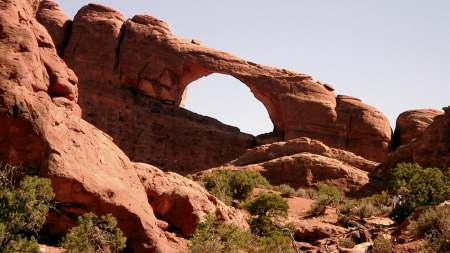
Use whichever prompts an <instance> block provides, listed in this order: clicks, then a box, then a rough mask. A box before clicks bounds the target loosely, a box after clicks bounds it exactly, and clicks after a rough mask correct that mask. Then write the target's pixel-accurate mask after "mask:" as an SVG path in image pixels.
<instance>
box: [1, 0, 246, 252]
mask: <svg viewBox="0 0 450 253" xmlns="http://www.w3.org/2000/svg"><path fill="white" fill-rule="evenodd" d="M39 2H40V1H38V0H14V1H1V2H0V9H1V10H2V11H1V12H0V27H1V29H0V52H1V53H0V162H1V163H3V164H6V163H10V164H22V165H23V166H25V167H29V168H31V169H30V171H29V172H30V173H33V174H36V175H39V176H41V177H47V178H50V179H51V181H52V187H53V188H54V191H55V194H56V200H57V201H58V202H59V205H58V207H59V209H60V210H59V212H53V213H52V214H51V215H50V217H49V220H48V223H47V225H46V228H45V229H46V232H47V233H48V234H47V236H50V237H53V239H57V238H59V237H60V236H62V235H63V234H64V233H66V232H67V230H68V229H69V228H70V227H72V226H74V224H75V217H77V216H78V215H81V214H83V213H85V212H95V213H97V214H99V215H103V214H105V213H112V214H113V215H114V216H115V217H116V218H117V219H118V220H119V227H120V228H121V229H122V230H123V231H124V234H125V236H126V237H127V238H128V240H127V246H128V248H129V249H130V250H131V251H132V252H164V253H166V252H169V253H170V252H179V251H180V250H181V248H180V246H179V245H176V244H175V243H173V242H172V240H173V238H172V239H171V240H168V239H167V238H168V237H171V234H170V233H169V232H164V231H162V230H161V228H160V227H163V226H162V225H161V224H162V223H164V222H163V221H159V220H158V219H157V218H156V216H155V214H154V210H153V208H152V207H151V205H150V203H149V197H148V196H147V191H150V190H149V189H152V188H151V187H150V188H149V187H144V186H143V184H142V182H141V180H140V179H141V178H142V177H143V176H146V173H145V172H142V171H140V172H139V175H138V173H137V170H136V168H135V166H137V165H135V164H134V163H132V162H131V161H130V159H129V158H128V157H127V156H126V155H125V154H124V153H123V152H122V151H121V150H120V149H119V148H118V147H117V146H116V145H115V144H114V143H113V142H112V139H111V137H110V136H108V135H107V134H105V133H103V132H102V131H100V130H98V129H97V128H95V127H94V126H92V125H91V124H89V123H87V122H86V121H84V120H82V119H81V118H80V117H81V110H80V107H79V106H78V105H77V104H76V101H77V98H78V93H77V78H76V77H75V75H74V74H73V72H72V70H70V69H69V68H67V66H66V65H65V63H64V62H63V61H62V60H61V59H60V58H59V57H58V55H57V51H56V49H55V46H54V44H53V42H52V40H51V37H50V35H49V34H48V33H47V31H46V30H45V29H44V27H43V26H42V25H40V24H39V23H38V22H37V21H36V19H35V18H34V17H35V15H36V12H37V9H38V5H39ZM41 12H42V10H41ZM148 173H157V169H154V171H150V172H148ZM151 176H152V175H147V177H151ZM153 177H154V176H153ZM172 178H174V177H172ZM170 180H171V179H170ZM177 180H178V181H177V182H178V183H177V184H175V183H174V187H175V186H177V185H189V184H194V183H193V182H191V181H189V180H187V179H184V181H183V180H182V179H181V178H178V179H177ZM167 187H169V186H167ZM199 188H200V187H199V186H197V187H196V188H194V189H192V192H193V193H195V196H202V197H203V198H204V199H207V200H209V201H204V202H202V203H201V204H203V205H207V206H208V207H211V208H212V209H211V210H208V208H207V207H204V208H203V209H202V211H203V213H205V212H208V211H211V212H217V210H222V209H223V210H222V213H224V214H225V213H233V212H234V210H232V209H227V208H228V207H225V206H223V204H220V203H218V202H217V200H215V199H214V198H212V197H211V196H209V195H208V196H203V193H204V192H201V193H198V192H197V190H195V189H199ZM167 189H168V190H171V189H169V188H167ZM153 192H156V190H153ZM163 194H164V192H161V195H163ZM157 195H158V194H157ZM158 196H159V195H158ZM158 196H156V198H158ZM187 199H189V198H187ZM190 202H191V203H193V204H192V205H191V206H189V207H192V209H194V210H196V209H200V208H199V207H197V206H196V204H197V203H194V201H190ZM211 203H212V204H211ZM216 204H217V206H216ZM180 207H181V208H180V210H178V212H179V213H183V212H181V211H182V210H183V208H185V207H184V206H182V205H181V206H180ZM187 207H188V206H186V209H187ZM213 207H215V208H213ZM183 214H184V215H188V214H185V213H183ZM196 215H197V217H200V216H201V213H197V214H196ZM228 217H229V220H230V221H235V219H238V218H239V215H238V214H235V215H234V216H233V215H229V216H228ZM239 222H243V221H242V219H241V220H239ZM174 223H175V222H174ZM172 225H174V226H177V224H172ZM190 226H193V222H191V223H190ZM44 237H45V236H44ZM172 237H173V236H172Z"/></svg>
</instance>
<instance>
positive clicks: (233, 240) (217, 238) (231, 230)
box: [185, 214, 253, 253]
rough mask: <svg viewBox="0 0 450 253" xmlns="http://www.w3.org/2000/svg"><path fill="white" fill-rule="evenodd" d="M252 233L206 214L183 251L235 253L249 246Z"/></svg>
mask: <svg viewBox="0 0 450 253" xmlns="http://www.w3.org/2000/svg"><path fill="white" fill-rule="evenodd" d="M252 240H253V239H252V235H251V234H250V233H248V232H245V231H241V230H240V229H239V228H238V227H237V226H236V225H231V224H226V223H225V222H223V221H221V220H220V217H217V216H216V215H214V214H208V215H206V216H205V217H204V221H202V222H199V224H198V225H197V229H196V230H195V233H194V234H193V235H192V236H191V238H190V240H189V248H188V250H187V251H186V252H185V253H206V252H223V253H235V252H238V251H239V250H240V249H246V248H248V247H251V245H250V244H249V243H248V242H251V241H252Z"/></svg>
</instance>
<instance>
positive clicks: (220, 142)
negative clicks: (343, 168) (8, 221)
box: [39, 4, 391, 174]
mask: <svg viewBox="0 0 450 253" xmlns="http://www.w3.org/2000/svg"><path fill="white" fill-rule="evenodd" d="M47 6H49V4H47V5H44V4H43V5H41V12H40V13H46V12H50V11H52V13H53V16H58V15H59V16H61V17H62V18H60V19H61V20H65V16H64V14H63V13H62V12H61V11H60V10H57V9H56V8H53V7H52V10H49V9H50V8H49V7H47ZM47 16H48V15H47ZM47 16H46V15H40V16H39V20H47V19H48V18H47ZM47 23H49V22H48V21H43V24H44V25H46V24H47ZM46 26H47V28H48V29H49V31H50V34H52V35H53V36H56V37H55V38H54V40H55V41H62V39H61V38H60V37H58V36H59V35H58V34H65V33H63V32H52V30H58V31H60V30H61V29H66V32H70V40H69V41H68V43H66V44H65V45H60V47H61V48H59V50H64V60H65V61H66V63H67V64H68V65H69V67H70V68H72V69H73V70H74V71H75V73H77V75H78V78H79V89H80V93H82V94H83V96H81V97H80V103H79V104H80V106H81V108H83V118H84V119H85V120H87V121H88V122H90V123H92V124H94V125H95V126H97V127H99V128H100V129H102V130H103V131H105V132H106V133H108V134H109V135H110V136H112V137H113V139H114V142H115V143H116V144H117V145H118V146H119V147H120V148H121V149H122V150H124V152H125V153H126V154H127V155H128V156H129V157H130V158H132V159H133V160H134V161H139V162H146V163H151V164H154V165H156V166H159V167H161V168H164V169H165V170H171V171H176V172H179V173H182V174H188V173H194V172H197V171H200V170H204V169H208V168H211V167H215V166H219V165H222V164H223V163H226V162H227V161H230V160H233V159H235V158H237V157H239V156H241V155H242V154H244V153H245V151H246V150H247V149H249V148H252V147H254V146H255V144H256V143H260V142H262V143H267V142H265V141H264V138H262V137H260V138H258V139H255V138H254V137H253V136H250V135H247V134H242V133H240V132H239V130H238V129H237V128H234V127H229V126H226V125H223V124H221V123H220V122H217V121H215V120H213V119H211V118H208V117H202V116H199V115H196V114H193V113H191V112H189V111H187V110H184V109H183V108H182V106H183V103H184V99H185V98H186V97H185V96H186V91H187V87H188V85H189V83H191V82H193V81H195V80H197V79H198V78H201V77H203V76H207V75H209V74H212V73H221V74H227V75H231V76H233V77H235V78H237V79H238V80H240V81H241V82H242V83H243V85H247V86H248V87H249V88H250V89H251V91H252V92H253V94H254V95H255V97H256V99H259V100H260V101H261V102H262V103H263V104H264V105H265V107H266V108H267V110H268V112H269V115H270V118H271V119H272V122H273V124H274V132H273V133H272V134H269V136H272V138H270V139H271V140H275V141H281V140H291V139H294V138H297V137H309V138H313V139H317V140H320V141H322V142H323V143H325V144H326V145H328V146H330V147H335V148H340V149H343V150H348V151H351V152H354V153H355V154H357V155H360V156H363V157H365V158H366V159H369V160H374V161H379V162H380V161H383V160H384V158H385V157H386V156H387V154H388V153H389V152H390V151H391V144H390V142H391V128H390V125H389V122H388V120H387V118H386V116H385V115H383V114H382V113H381V112H379V111H378V110H376V109H375V108H373V107H371V106H368V105H366V104H364V103H363V102H361V100H359V99H356V98H351V97H346V96H336V94H335V93H334V88H333V87H331V86H330V85H328V84H323V83H321V82H317V81H315V80H314V79H313V78H312V77H311V76H309V75H306V74H300V73H297V72H294V71H290V70H286V69H277V68H273V67H268V66H262V65H259V64H256V63H252V62H249V61H246V60H244V59H241V58H239V57H237V56H234V55H231V54H229V53H226V52H223V51H220V50H216V49H213V48H209V47H207V46H203V45H199V44H198V43H193V42H192V41H191V40H189V39H183V38H179V37H177V36H175V35H173V34H172V33H171V31H170V28H169V26H168V25H167V23H165V22H164V21H161V20H158V19H156V18H154V17H151V16H146V15H137V16H135V17H133V18H131V19H126V18H125V17H124V16H123V15H122V14H120V13H119V12H118V11H116V10H114V9H111V8H108V7H105V6H101V5H95V4H90V5H87V6H84V7H83V8H82V9H81V10H80V11H79V12H78V14H77V15H76V16H75V18H74V20H73V23H72V28H71V30H70V29H69V28H64V27H62V26H48V25H46ZM273 137H275V139H274V138H273ZM193 147H195V148H193ZM144 148H145V149H144ZM175 150H176V151H175Z"/></svg>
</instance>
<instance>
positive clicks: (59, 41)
mask: <svg viewBox="0 0 450 253" xmlns="http://www.w3.org/2000/svg"><path fill="white" fill-rule="evenodd" d="M36 19H37V21H39V23H41V24H42V25H44V26H45V27H46V28H47V29H48V32H49V33H50V36H51V37H52V38H53V43H54V44H55V47H56V51H57V52H58V55H59V56H60V57H63V53H64V49H65V47H66V45H67V43H68V42H69V37H70V30H71V28H72V20H71V19H70V18H69V17H68V16H67V15H66V14H65V13H64V12H63V11H62V10H61V8H60V7H59V5H58V4H57V3H55V2H52V1H45V0H44V1H41V2H40V4H39V9H38V12H37V15H36Z"/></svg>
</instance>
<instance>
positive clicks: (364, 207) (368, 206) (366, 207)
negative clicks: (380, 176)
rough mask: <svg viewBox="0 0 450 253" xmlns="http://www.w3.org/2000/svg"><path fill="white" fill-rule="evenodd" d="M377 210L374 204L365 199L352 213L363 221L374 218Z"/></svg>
mask: <svg viewBox="0 0 450 253" xmlns="http://www.w3.org/2000/svg"><path fill="white" fill-rule="evenodd" d="M376 210H377V209H376V207H374V206H373V205H372V203H370V202H369V201H365V200H364V199H363V200H362V201H361V203H360V204H359V205H358V207H357V208H355V209H353V211H352V213H354V214H355V215H356V216H359V218H361V219H363V218H368V217H370V216H372V215H373V214H374V213H375V212H376Z"/></svg>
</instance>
